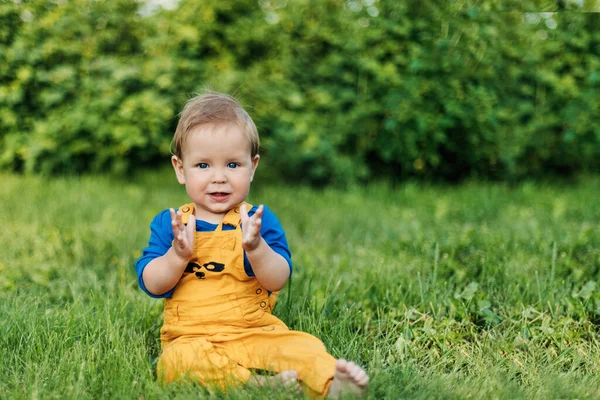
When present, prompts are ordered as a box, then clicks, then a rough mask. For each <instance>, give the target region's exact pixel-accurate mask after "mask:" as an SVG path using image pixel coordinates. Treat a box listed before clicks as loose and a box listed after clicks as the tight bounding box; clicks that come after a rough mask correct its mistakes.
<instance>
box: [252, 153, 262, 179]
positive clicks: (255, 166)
mask: <svg viewBox="0 0 600 400" xmlns="http://www.w3.org/2000/svg"><path fill="white" fill-rule="evenodd" d="M259 160H260V156H259V155H258V154H257V155H255V156H254V158H253V159H252V175H250V182H252V179H254V173H255V172H256V168H257V167H258V161H259Z"/></svg>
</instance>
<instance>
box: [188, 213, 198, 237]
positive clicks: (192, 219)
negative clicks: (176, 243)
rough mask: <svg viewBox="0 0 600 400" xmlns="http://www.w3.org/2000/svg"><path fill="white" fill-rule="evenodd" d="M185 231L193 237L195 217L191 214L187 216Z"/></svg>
mask: <svg viewBox="0 0 600 400" xmlns="http://www.w3.org/2000/svg"><path fill="white" fill-rule="evenodd" d="M185 230H186V232H187V233H188V235H191V237H194V236H193V235H194V233H195V232H196V217H195V216H193V215H190V216H189V218H188V223H187V226H186V227H185Z"/></svg>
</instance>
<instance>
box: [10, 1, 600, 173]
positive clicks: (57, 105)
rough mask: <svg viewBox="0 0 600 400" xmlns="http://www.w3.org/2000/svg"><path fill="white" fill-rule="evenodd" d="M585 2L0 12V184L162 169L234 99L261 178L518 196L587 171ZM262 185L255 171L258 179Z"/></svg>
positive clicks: (591, 93) (595, 136)
mask: <svg viewBox="0 0 600 400" xmlns="http://www.w3.org/2000/svg"><path fill="white" fill-rule="evenodd" d="M598 9H600V7H599V4H598V2H597V1H596V0H593V1H590V0H586V1H529V2H527V1H526V2H511V1H502V2H501V1H495V0H484V1H470V0H466V1H449V2H442V1H435V0H424V1H421V2H410V1H389V0H387V1H382V0H362V1H360V0H351V1H345V2H342V1H334V0H297V1H285V0H260V1H256V0H241V1H235V2H223V1H217V0H210V1H198V0H181V1H179V2H178V7H177V8H175V9H170V10H167V9H158V10H155V11H154V12H143V4H142V3H140V2H136V1H134V0H113V1H107V0H99V1H90V0H68V1H67V0H52V1H51V0H19V1H16V0H12V1H10V0H2V2H1V3H0V168H2V169H7V170H14V171H26V172H35V173H39V172H41V173H52V174H55V173H65V172H68V173H71V172H76V173H80V172H88V171H92V172H93V171H110V172H113V173H116V174H127V173H129V172H130V171H132V170H135V169H138V168H140V167H147V166H153V165H157V164H164V163H165V159H166V157H167V156H168V155H169V143H170V138H171V136H172V132H173V131H174V126H175V124H176V117H177V113H178V112H179V110H180V109H181V108H182V106H183V104H184V103H185V101H186V100H187V99H188V98H189V97H190V96H192V95H193V94H194V93H195V92H198V91H200V90H202V89H203V88H205V87H211V88H213V89H215V90H220V91H226V92H230V93H233V94H235V95H236V96H238V97H239V98H240V99H241V101H242V103H243V104H244V105H246V106H247V107H248V109H249V111H250V113H251V115H252V116H253V117H254V118H255V121H256V123H257V125H258V127H259V130H260V132H261V135H262V139H263V142H262V144H263V147H262V152H263V155H265V156H266V157H264V158H263V160H266V161H267V162H268V164H269V166H270V167H271V168H269V170H270V171H271V173H273V174H277V175H280V177H284V178H286V179H288V180H290V181H305V182H311V183H321V184H323V183H349V182H361V181H366V180H370V179H373V178H377V177H382V176H385V177H388V178H390V177H391V178H392V179H394V178H404V177H409V176H412V177H426V178H441V179H447V180H456V179H461V178H464V177H470V176H479V177H485V178H493V179H518V178H522V177H540V176H547V175H565V174H567V175H568V174H573V173H576V172H581V171H598V170H599V169H600V157H599V156H600V146H599V144H600V18H599V17H598V16H599V14H596V13H592V12H586V11H597V10H598ZM263 170H265V168H263Z"/></svg>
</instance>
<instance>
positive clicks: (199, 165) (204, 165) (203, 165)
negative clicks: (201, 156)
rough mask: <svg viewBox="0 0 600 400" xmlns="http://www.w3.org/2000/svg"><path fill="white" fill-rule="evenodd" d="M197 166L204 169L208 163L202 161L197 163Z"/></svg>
mask: <svg viewBox="0 0 600 400" xmlns="http://www.w3.org/2000/svg"><path fill="white" fill-rule="evenodd" d="M198 168H200V169H206V168H208V164H207V163H205V162H202V163H200V164H198Z"/></svg>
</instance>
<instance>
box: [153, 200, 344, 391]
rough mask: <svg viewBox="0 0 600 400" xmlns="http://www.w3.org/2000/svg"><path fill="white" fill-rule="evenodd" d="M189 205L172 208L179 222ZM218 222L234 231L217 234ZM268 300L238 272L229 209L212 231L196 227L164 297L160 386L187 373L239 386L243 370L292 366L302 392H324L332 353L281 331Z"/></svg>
mask: <svg viewBox="0 0 600 400" xmlns="http://www.w3.org/2000/svg"><path fill="white" fill-rule="evenodd" d="M193 207H194V205H193V204H186V205H184V206H182V207H180V208H179V210H180V211H181V213H182V216H183V222H184V223H187V219H188V216H189V215H191V214H193V212H194V208H193ZM247 207H248V210H249V209H250V208H251V207H252V206H251V205H249V204H247ZM224 224H226V225H232V226H234V227H235V229H234V230H225V231H224V230H222V227H223V225H224ZM275 298H276V293H273V294H272V295H271V296H269V293H268V291H267V290H265V288H263V287H262V286H261V284H260V283H259V282H258V280H257V279H256V278H255V277H251V276H248V275H247V274H246V272H245V270H244V252H243V249H242V231H241V219H240V215H239V206H238V207H235V208H234V209H232V210H230V211H229V212H228V213H227V215H225V218H224V219H223V222H222V223H221V224H219V225H218V226H217V229H216V230H215V231H214V232H196V235H195V240H194V256H193V257H192V259H191V260H190V263H189V265H188V267H187V268H186V272H184V274H183V276H182V277H181V279H180V281H179V283H178V284H177V287H176V289H175V291H174V292H173V296H172V297H171V298H170V299H165V302H164V325H163V327H162V328H161V331H160V333H161V342H162V350H163V351H162V354H161V356H160V359H159V362H158V375H159V377H160V378H161V379H163V380H164V381H165V382H167V383H168V382H172V381H174V380H177V379H178V378H181V377H184V376H189V377H192V378H193V379H196V380H197V381H198V382H199V383H200V384H201V385H203V386H212V385H216V386H218V387H220V388H222V389H225V388H227V387H230V386H236V385H240V384H244V383H245V382H246V381H247V380H248V379H249V378H250V375H251V372H250V369H259V370H267V371H271V372H274V373H278V372H282V371H286V370H295V371H297V372H298V377H299V379H300V380H301V381H302V382H303V383H304V384H305V386H306V387H308V390H307V392H309V394H311V395H316V396H321V395H324V394H326V393H327V390H328V389H329V385H330V384H331V379H332V378H333V375H334V373H335V363H336V360H335V358H333V357H332V356H331V355H330V354H329V353H327V351H326V349H325V346H324V345H323V343H322V342H321V341H320V340H319V339H317V338H316V337H314V336H312V335H309V334H308V333H304V332H299V331H291V330H289V329H288V327H287V326H286V325H285V324H284V323H283V322H282V321H280V320H279V319H278V318H277V317H275V316H274V315H272V314H271V311H272V308H273V306H274V305H275V304H274V303H275Z"/></svg>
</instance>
